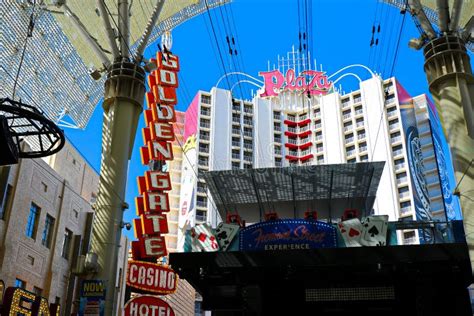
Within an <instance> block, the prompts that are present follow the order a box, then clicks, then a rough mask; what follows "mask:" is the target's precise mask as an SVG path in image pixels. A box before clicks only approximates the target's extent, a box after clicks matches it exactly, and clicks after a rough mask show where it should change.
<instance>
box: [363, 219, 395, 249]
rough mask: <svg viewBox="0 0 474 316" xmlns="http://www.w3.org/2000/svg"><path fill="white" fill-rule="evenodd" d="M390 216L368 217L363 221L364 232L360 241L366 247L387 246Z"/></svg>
mask: <svg viewBox="0 0 474 316" xmlns="http://www.w3.org/2000/svg"><path fill="white" fill-rule="evenodd" d="M387 222H388V215H374V216H368V217H366V218H365V219H364V220H363V221H362V226H363V228H364V231H363V233H362V238H361V240H360V242H361V244H362V245H364V246H385V245H386V244H387Z"/></svg>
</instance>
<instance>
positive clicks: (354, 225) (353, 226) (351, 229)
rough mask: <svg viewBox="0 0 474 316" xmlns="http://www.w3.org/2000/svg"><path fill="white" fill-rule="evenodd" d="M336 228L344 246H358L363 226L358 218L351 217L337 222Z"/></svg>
mask: <svg viewBox="0 0 474 316" xmlns="http://www.w3.org/2000/svg"><path fill="white" fill-rule="evenodd" d="M337 228H338V229H339V232H340V233H341V235H342V238H343V239H344V243H345V244H346V247H360V246H362V244H361V243H360V239H361V237H362V232H363V226H362V223H361V222H360V220H359V219H358V218H352V219H349V220H347V221H343V222H340V223H338V224H337Z"/></svg>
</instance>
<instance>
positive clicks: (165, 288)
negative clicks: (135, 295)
mask: <svg viewBox="0 0 474 316" xmlns="http://www.w3.org/2000/svg"><path fill="white" fill-rule="evenodd" d="M127 285H128V286H131V287H132V288H134V289H137V290H138V291H140V292H141V291H144V292H147V293H156V294H169V293H174V292H175V291H176V288H177V285H178V276H177V275H176V273H175V272H174V270H173V269H170V268H168V267H166V266H163V265H161V264H156V263H150V262H143V261H133V260H132V261H129V262H128V270H127Z"/></svg>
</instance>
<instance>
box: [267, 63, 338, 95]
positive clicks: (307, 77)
mask: <svg viewBox="0 0 474 316" xmlns="http://www.w3.org/2000/svg"><path fill="white" fill-rule="evenodd" d="M258 74H259V75H260V76H262V77H263V80H264V92H263V93H261V94H260V97H274V96H277V95H278V94H279V93H280V92H284V91H290V92H293V91H294V92H300V93H309V94H310V95H324V94H327V93H328V92H329V90H330V89H331V87H332V82H331V81H329V79H328V77H327V76H326V72H323V71H316V70H305V71H303V72H301V73H300V74H299V76H296V74H295V71H294V70H293V69H288V71H287V72H286V74H285V76H283V74H282V73H281V72H280V71H279V70H273V71H261V72H259V73H258Z"/></svg>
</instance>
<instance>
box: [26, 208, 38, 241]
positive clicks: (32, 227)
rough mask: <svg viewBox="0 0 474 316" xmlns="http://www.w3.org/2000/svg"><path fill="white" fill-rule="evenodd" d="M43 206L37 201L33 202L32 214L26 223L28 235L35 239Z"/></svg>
mask: <svg viewBox="0 0 474 316" xmlns="http://www.w3.org/2000/svg"><path fill="white" fill-rule="evenodd" d="M40 211H41V208H40V207H39V206H38V205H36V204H35V203H31V206H30V214H29V216H28V221H27V223H26V232H25V234H26V236H27V237H30V238H33V239H35V238H36V230H37V228H38V219H39V216H40Z"/></svg>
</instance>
